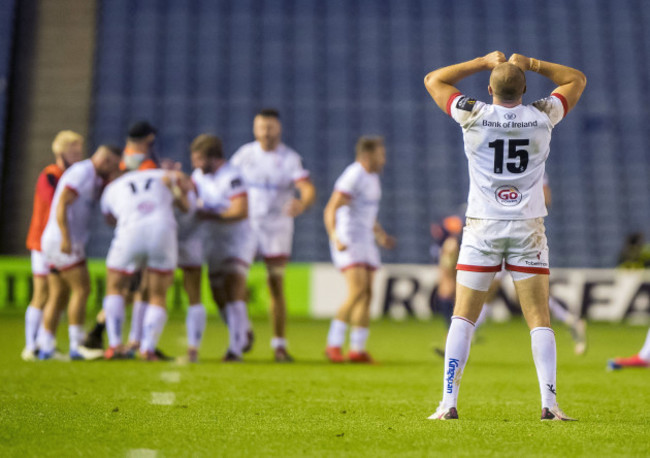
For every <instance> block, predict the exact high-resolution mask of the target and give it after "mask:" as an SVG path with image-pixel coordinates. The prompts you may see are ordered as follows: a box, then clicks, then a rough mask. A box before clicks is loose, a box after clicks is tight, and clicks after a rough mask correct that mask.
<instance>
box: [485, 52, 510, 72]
mask: <svg viewBox="0 0 650 458" xmlns="http://www.w3.org/2000/svg"><path fill="white" fill-rule="evenodd" d="M483 59H484V60H485V63H486V65H487V67H488V69H490V70H492V69H493V68H494V67H496V66H497V65H499V64H502V63H504V62H505V61H506V55H505V54H503V53H502V52H501V51H492V52H491V53H489V54H486V55H485V56H483Z"/></svg>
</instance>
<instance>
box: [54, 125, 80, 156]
mask: <svg viewBox="0 0 650 458" xmlns="http://www.w3.org/2000/svg"><path fill="white" fill-rule="evenodd" d="M83 142H84V138H83V137H82V136H81V134H78V133H77V132H74V131H72V130H62V131H61V132H59V133H58V134H56V137H54V141H53V142H52V152H53V153H54V155H55V156H58V155H59V154H61V153H63V151H65V149H66V148H67V147H68V146H70V145H71V144H73V143H82V144H83Z"/></svg>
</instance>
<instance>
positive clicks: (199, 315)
mask: <svg viewBox="0 0 650 458" xmlns="http://www.w3.org/2000/svg"><path fill="white" fill-rule="evenodd" d="M206 321H207V314H206V311H205V307H203V304H194V305H190V306H189V307H188V308H187V316H186V317H185V327H186V328H187V345H188V346H189V347H190V348H196V349H198V348H199V347H200V346H201V340H202V339H203V333H204V332H205V324H206Z"/></svg>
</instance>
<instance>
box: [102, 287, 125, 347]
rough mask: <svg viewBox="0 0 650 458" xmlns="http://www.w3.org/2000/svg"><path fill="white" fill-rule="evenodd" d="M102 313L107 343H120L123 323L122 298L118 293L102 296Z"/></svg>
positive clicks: (115, 345)
mask: <svg viewBox="0 0 650 458" xmlns="http://www.w3.org/2000/svg"><path fill="white" fill-rule="evenodd" d="M103 308H104V314H105V315H106V334H107V335H108V345H109V346H110V347H117V346H118V345H122V326H123V325H124V315H125V312H124V298H123V297H122V296H120V295H119V294H111V295H109V296H106V297H105V298H104V307H103Z"/></svg>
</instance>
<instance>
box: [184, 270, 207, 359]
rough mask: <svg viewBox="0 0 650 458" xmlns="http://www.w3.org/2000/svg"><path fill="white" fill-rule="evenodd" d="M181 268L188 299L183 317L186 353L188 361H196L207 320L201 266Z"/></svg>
mask: <svg viewBox="0 0 650 458" xmlns="http://www.w3.org/2000/svg"><path fill="white" fill-rule="evenodd" d="M182 270H183V286H184V287H185V292H186V293H187V299H188V301H189V306H188V308H187V316H186V317H185V327H186V330H187V355H188V359H189V360H190V362H196V361H197V360H198V352H199V348H200V346H201V341H202V339H203V334H204V333H205V326H206V322H207V314H206V311H205V307H204V306H203V303H202V302H201V267H200V266H197V267H184V268H183V269H182Z"/></svg>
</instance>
